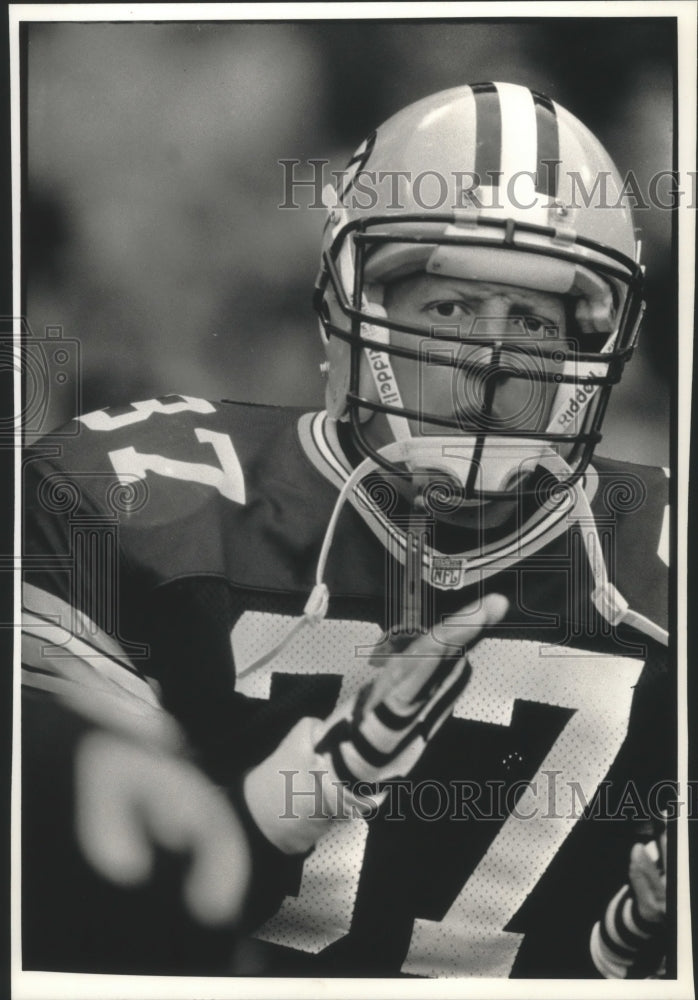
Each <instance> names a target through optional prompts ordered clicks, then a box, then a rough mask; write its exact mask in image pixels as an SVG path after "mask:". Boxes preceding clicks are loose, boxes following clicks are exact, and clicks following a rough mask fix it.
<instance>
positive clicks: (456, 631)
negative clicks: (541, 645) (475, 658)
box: [366, 594, 509, 709]
mask: <svg viewBox="0 0 698 1000" xmlns="http://www.w3.org/2000/svg"><path fill="white" fill-rule="evenodd" d="M508 607H509V602H508V601H507V599H506V598H505V597H503V596H502V595H501V594H488V595H487V596H486V597H484V598H482V600H478V601H475V602H473V603H472V604H470V605H467V606H466V607H465V608H463V609H462V610H461V611H459V612H458V613H457V614H455V615H450V616H448V617H447V618H445V619H444V620H443V622H442V623H441V624H439V625H435V626H434V628H433V629H432V630H431V631H430V632H429V633H427V634H426V635H420V636H418V637H417V638H416V639H415V640H414V641H413V642H412V643H410V645H409V646H408V647H407V648H406V649H405V650H404V651H403V652H402V653H398V654H396V655H395V656H392V657H389V658H388V661H387V664H386V666H385V667H384V668H383V671H382V673H381V676H380V677H379V678H378V679H377V680H376V682H375V684H374V686H373V689H372V691H371V694H370V696H369V698H368V701H367V704H366V708H367V709H370V708H373V707H374V706H375V705H376V704H377V703H378V702H380V701H382V700H384V699H385V698H387V697H390V699H391V701H392V702H394V703H396V704H397V703H402V704H404V705H405V706H408V705H410V704H411V703H412V702H413V701H415V700H417V699H420V698H424V697H428V696H429V695H428V689H429V687H430V686H432V684H433V685H434V686H436V685H438V684H439V683H440V682H441V681H442V680H443V679H444V678H445V677H446V676H447V675H448V673H449V671H450V670H452V669H455V668H456V666H457V664H458V663H459V661H460V660H461V659H462V657H463V654H464V652H465V650H466V649H469V648H471V647H472V646H473V645H474V643H475V642H476V641H477V640H478V639H479V638H480V636H481V635H482V632H483V631H484V630H485V629H487V628H491V627H492V626H493V625H496V624H497V623H498V622H500V621H501V620H502V618H503V617H504V615H505V614H506V612H507V609H508ZM436 675H438V676H436Z"/></svg>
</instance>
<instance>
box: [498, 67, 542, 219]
mask: <svg viewBox="0 0 698 1000" xmlns="http://www.w3.org/2000/svg"><path fill="white" fill-rule="evenodd" d="M497 91H498V93H499V104H500V108H501V113H502V165H501V170H502V178H501V180H500V182H499V184H500V187H503V188H504V189H505V190H506V192H507V200H509V201H510V200H512V199H514V198H516V197H517V195H521V196H523V194H524V191H526V190H530V185H531V180H528V181H524V182H523V183H522V184H519V183H517V180H518V177H517V175H519V174H520V173H525V174H530V175H531V177H532V175H533V172H534V171H535V169H536V115H535V110H534V106H533V100H532V97H531V92H530V90H528V89H527V88H526V87H520V86H518V85H517V84H514V83H498V84H497ZM526 200H527V196H526Z"/></svg>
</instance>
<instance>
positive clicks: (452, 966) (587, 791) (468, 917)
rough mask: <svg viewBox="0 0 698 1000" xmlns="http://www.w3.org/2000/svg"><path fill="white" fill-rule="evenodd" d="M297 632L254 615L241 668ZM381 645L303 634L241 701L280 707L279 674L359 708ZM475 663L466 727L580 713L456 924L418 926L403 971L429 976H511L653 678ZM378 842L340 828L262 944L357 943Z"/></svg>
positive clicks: (453, 915)
mask: <svg viewBox="0 0 698 1000" xmlns="http://www.w3.org/2000/svg"><path fill="white" fill-rule="evenodd" d="M292 620H293V619H290V618H288V617H286V616H283V615H276V614H265V613H261V612H246V613H245V614H244V615H243V616H242V617H241V619H240V621H239V622H238V623H237V625H236V626H235V628H234V630H233V634H232V642H233V652H234V655H235V661H236V664H237V666H238V668H239V669H240V670H244V668H245V667H246V666H247V665H249V664H250V663H252V662H253V661H254V659H255V658H256V656H257V655H258V651H259V645H260V642H263V643H264V646H265V648H266V647H267V646H268V645H271V644H273V643H274V642H276V641H277V640H278V639H280V638H281V636H282V635H284V634H285V633H286V632H287V630H288V627H289V623H290V622H291V621H292ZM380 638H381V631H380V629H379V628H378V626H376V625H371V624H366V623H361V622H348V621H333V620H325V621H324V622H321V623H320V624H318V625H317V626H315V627H313V628H312V629H304V630H300V631H299V632H298V633H297V634H296V636H295V637H294V639H293V640H292V641H291V642H290V643H289V645H288V646H287V647H286V648H285V649H284V650H283V652H282V653H280V654H279V656H278V657H277V658H276V659H275V660H274V661H272V662H271V663H270V664H268V665H266V666H264V667H263V668H260V669H259V670H257V671H253V672H252V673H251V674H249V675H247V676H245V677H243V678H241V679H240V680H239V681H238V684H237V690H239V691H240V692H241V693H243V694H246V695H249V696H251V697H255V698H269V696H270V692H271V679H272V674H273V673H274V672H278V673H288V674H308V673H317V674H337V675H340V676H342V687H341V691H340V694H339V699H345V698H350V697H352V696H353V695H355V694H356V693H357V692H358V690H359V689H360V688H361V687H362V686H363V684H365V683H366V681H367V680H370V679H372V678H373V677H374V676H375V671H374V670H373V669H372V668H371V667H369V665H368V659H367V657H366V656H365V654H364V655H357V652H356V649H357V647H362V649H363V650H364V651H365V649H366V647H371V646H372V645H373V644H374V643H376V642H378V641H379V640H380ZM471 660H472V664H473V673H472V677H471V680H470V683H469V685H468V687H467V688H466V690H465V691H464V693H463V694H462V695H461V697H460V698H459V700H458V702H457V703H456V706H455V711H454V714H455V716H456V717H457V718H461V719H472V720H478V721H485V722H492V723H495V724H497V725H508V724H510V722H511V716H512V712H513V708H514V701H515V700H516V699H522V700H528V701H533V702H540V703H543V704H548V705H559V706H564V707H566V708H573V709H576V711H575V713H574V715H572V717H571V718H570V719H569V721H568V722H567V724H566V725H565V727H564V729H563V730H562V732H561V733H560V735H559V737H558V738H557V740H556V741H555V743H554V744H553V746H552V747H551V748H550V751H549V752H548V754H547V756H546V757H545V759H544V760H543V762H542V764H541V766H540V768H539V770H538V772H537V773H536V774H535V775H534V777H533V778H532V779H531V782H530V786H529V788H528V790H526V791H525V792H524V793H523V795H522V796H521V798H520V799H518V801H517V808H516V815H514V814H511V815H510V816H509V817H508V818H507V820H506V821H505V823H504V824H503V826H502V827H501V829H500V830H499V833H498V834H497V836H496V837H495V839H494V841H493V842H492V844H491V845H490V847H489V849H488V850H487V852H486V853H485V854H484V856H483V857H482V858H481V859H480V862H479V863H478V865H477V867H476V868H475V870H474V871H473V873H472V874H471V876H470V877H469V878H468V880H467V882H466V883H465V885H464V886H463V888H462V890H461V892H460V893H459V895H458V897H457V898H456V900H455V901H454V903H453V905H452V906H451V908H450V910H449V911H448V913H447V914H446V916H445V918H444V919H443V920H440V921H435V920H422V919H417V920H415V923H414V929H413V933H412V939H411V942H410V947H409V951H408V953H407V956H406V958H405V962H404V964H403V967H402V971H404V972H407V973H411V974H416V975H422V976H425V975H426V976H436V977H448V976H507V975H509V973H510V971H511V968H512V965H513V963H514V960H515V958H516V953H517V951H518V948H519V946H520V943H521V935H519V934H512V933H509V932H506V931H504V930H503V928H504V927H505V926H506V925H507V923H508V922H509V921H510V919H511V918H512V917H513V916H514V914H515V913H516V912H517V910H518V909H519V908H520V907H521V905H522V904H523V902H524V900H525V899H526V897H527V896H528V895H529V894H530V893H531V891H532V890H533V889H534V888H535V886H536V884H537V883H538V881H539V880H540V878H541V877H542V876H543V874H544V872H545V871H546V869H547V868H548V866H549V865H550V863H551V861H552V860H553V858H554V857H555V854H556V853H557V851H558V850H559V849H560V847H561V846H562V843H563V841H564V840H565V838H566V837H567V835H568V834H569V833H570V831H571V829H572V827H573V826H574V824H575V822H576V819H577V818H578V816H579V813H580V809H581V807H580V797H581V795H583V796H584V797H585V798H586V799H587V800H590V799H591V798H592V796H593V795H594V793H595V791H596V789H597V787H598V785H599V783H600V782H601V781H602V780H603V778H604V777H605V775H606V774H607V772H608V769H609V767H610V766H611V764H612V762H613V760H614V759H615V757H616V754H617V753H618V750H619V749H620V746H621V744H622V742H623V739H624V738H625V734H626V731H627V725H628V717H629V714H630V703H631V699H632V695H633V688H634V685H635V683H636V681H637V679H638V676H639V674H640V670H641V669H642V663H641V662H640V661H638V660H633V659H629V658H627V657H618V656H606V655H596V654H593V653H586V652H583V651H579V650H569V649H566V648H563V647H560V646H543V645H541V644H540V643H537V642H532V641H513V640H509V639H485V640H483V641H482V642H481V643H480V644H479V645H478V647H477V648H476V649H475V650H474V651H473V653H472V656H471ZM551 776H552V777H551ZM467 777H468V775H467V764H466V772H465V773H464V774H463V778H467ZM575 783H576V785H575ZM551 791H552V792H554V795H555V800H554V801H551V798H550V793H551ZM575 796H576V797H575ZM366 836H367V825H366V823H364V822H363V821H362V820H359V819H353V820H351V821H339V822H335V823H334V824H332V826H331V827H330V831H329V833H328V834H327V835H326V836H325V837H323V839H322V840H321V841H320V842H319V843H318V845H317V847H316V848H315V850H314V851H313V853H312V854H311V855H310V856H309V857H308V858H307V860H306V861H305V863H304V866H303V877H302V881H301V887H300V891H299V894H298V896H297V897H287V898H286V899H285V900H284V902H283V903H282V905H281V907H280V909H279V910H278V911H277V913H276V914H275V915H274V916H273V917H271V918H270V919H269V920H268V921H267V922H266V923H265V924H264V926H263V927H262V928H261V929H260V930H259V931H258V932H257V936H258V937H260V938H261V939H262V940H266V941H270V942H273V943H276V944H281V945H286V946H288V947H292V948H298V949H301V950H303V951H307V952H310V953H313V954H315V953H317V952H319V951H322V950H323V949H324V948H326V947H328V946H329V945H330V944H332V943H333V942H334V941H337V940H338V939H339V938H341V937H343V936H344V935H345V934H347V933H348V932H349V929H350V926H351V918H352V914H353V910H354V904H355V901H356V895H357V890H358V884H359V876H360V874H361V867H362V864H363V854H364V850H365V845H366ZM524 860H525V863H524ZM483 901H486V905H484V904H483Z"/></svg>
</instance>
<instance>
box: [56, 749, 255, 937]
mask: <svg viewBox="0 0 698 1000" xmlns="http://www.w3.org/2000/svg"><path fill="white" fill-rule="evenodd" d="M75 791H76V830H77V838H78V843H79V844H80V847H81V849H82V851H83V854H84V855H85V857H86V859H87V861H88V862H89V863H90V864H91V865H92V867H93V868H94V869H95V870H96V871H97V872H98V874H100V875H101V876H103V877H104V878H106V879H108V880H110V881H111V882H113V883H115V884H116V885H120V886H137V885H144V884H145V883H147V881H148V879H149V877H150V875H151V873H152V871H153V866H154V861H155V851H156V848H158V847H162V848H165V849H168V850H170V851H174V852H178V853H182V854H186V855H187V856H188V857H189V858H190V864H189V868H188V871H187V874H186V877H185V880H184V884H183V886H182V896H183V899H184V903H185V906H186V908H187V909H188V911H189V912H190V914H191V915H192V916H193V917H194V918H195V919H196V920H198V921H199V922H200V923H202V924H205V925H216V924H223V923H226V922H228V921H231V920H233V919H235V918H236V917H237V916H238V914H239V912H240V910H241V908H242V904H243V901H244V895H245V890H246V887H247V884H248V881H249V872H250V862H249V854H248V848H247V842H246V838H245V835H244V834H243V832H242V828H241V826H240V824H239V822H238V820H237V818H236V816H235V815H234V813H233V811H232V809H231V807H230V806H229V804H228V802H227V800H226V799H225V798H224V797H223V794H222V793H221V792H220V791H219V790H218V789H217V788H216V787H215V786H214V785H212V784H211V783H210V782H209V780H208V779H207V778H206V777H205V775H204V774H203V773H202V772H200V771H199V770H198V769H197V768H196V767H194V765H193V764H190V763H189V762H188V761H186V760H184V759H182V758H178V757H175V756H173V755H170V754H165V753H162V752H158V751H154V750H151V749H148V748H145V747H143V746H139V745H137V744H134V743H130V742H127V741H126V740H124V739H122V738H121V737H119V736H116V735H113V734H112V733H109V732H105V731H101V730H95V731H93V732H90V733H88V734H87V735H86V736H85V737H84V738H83V740H82V742H81V743H80V746H79V747H78V750H77V754H76V761H75Z"/></svg>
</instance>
